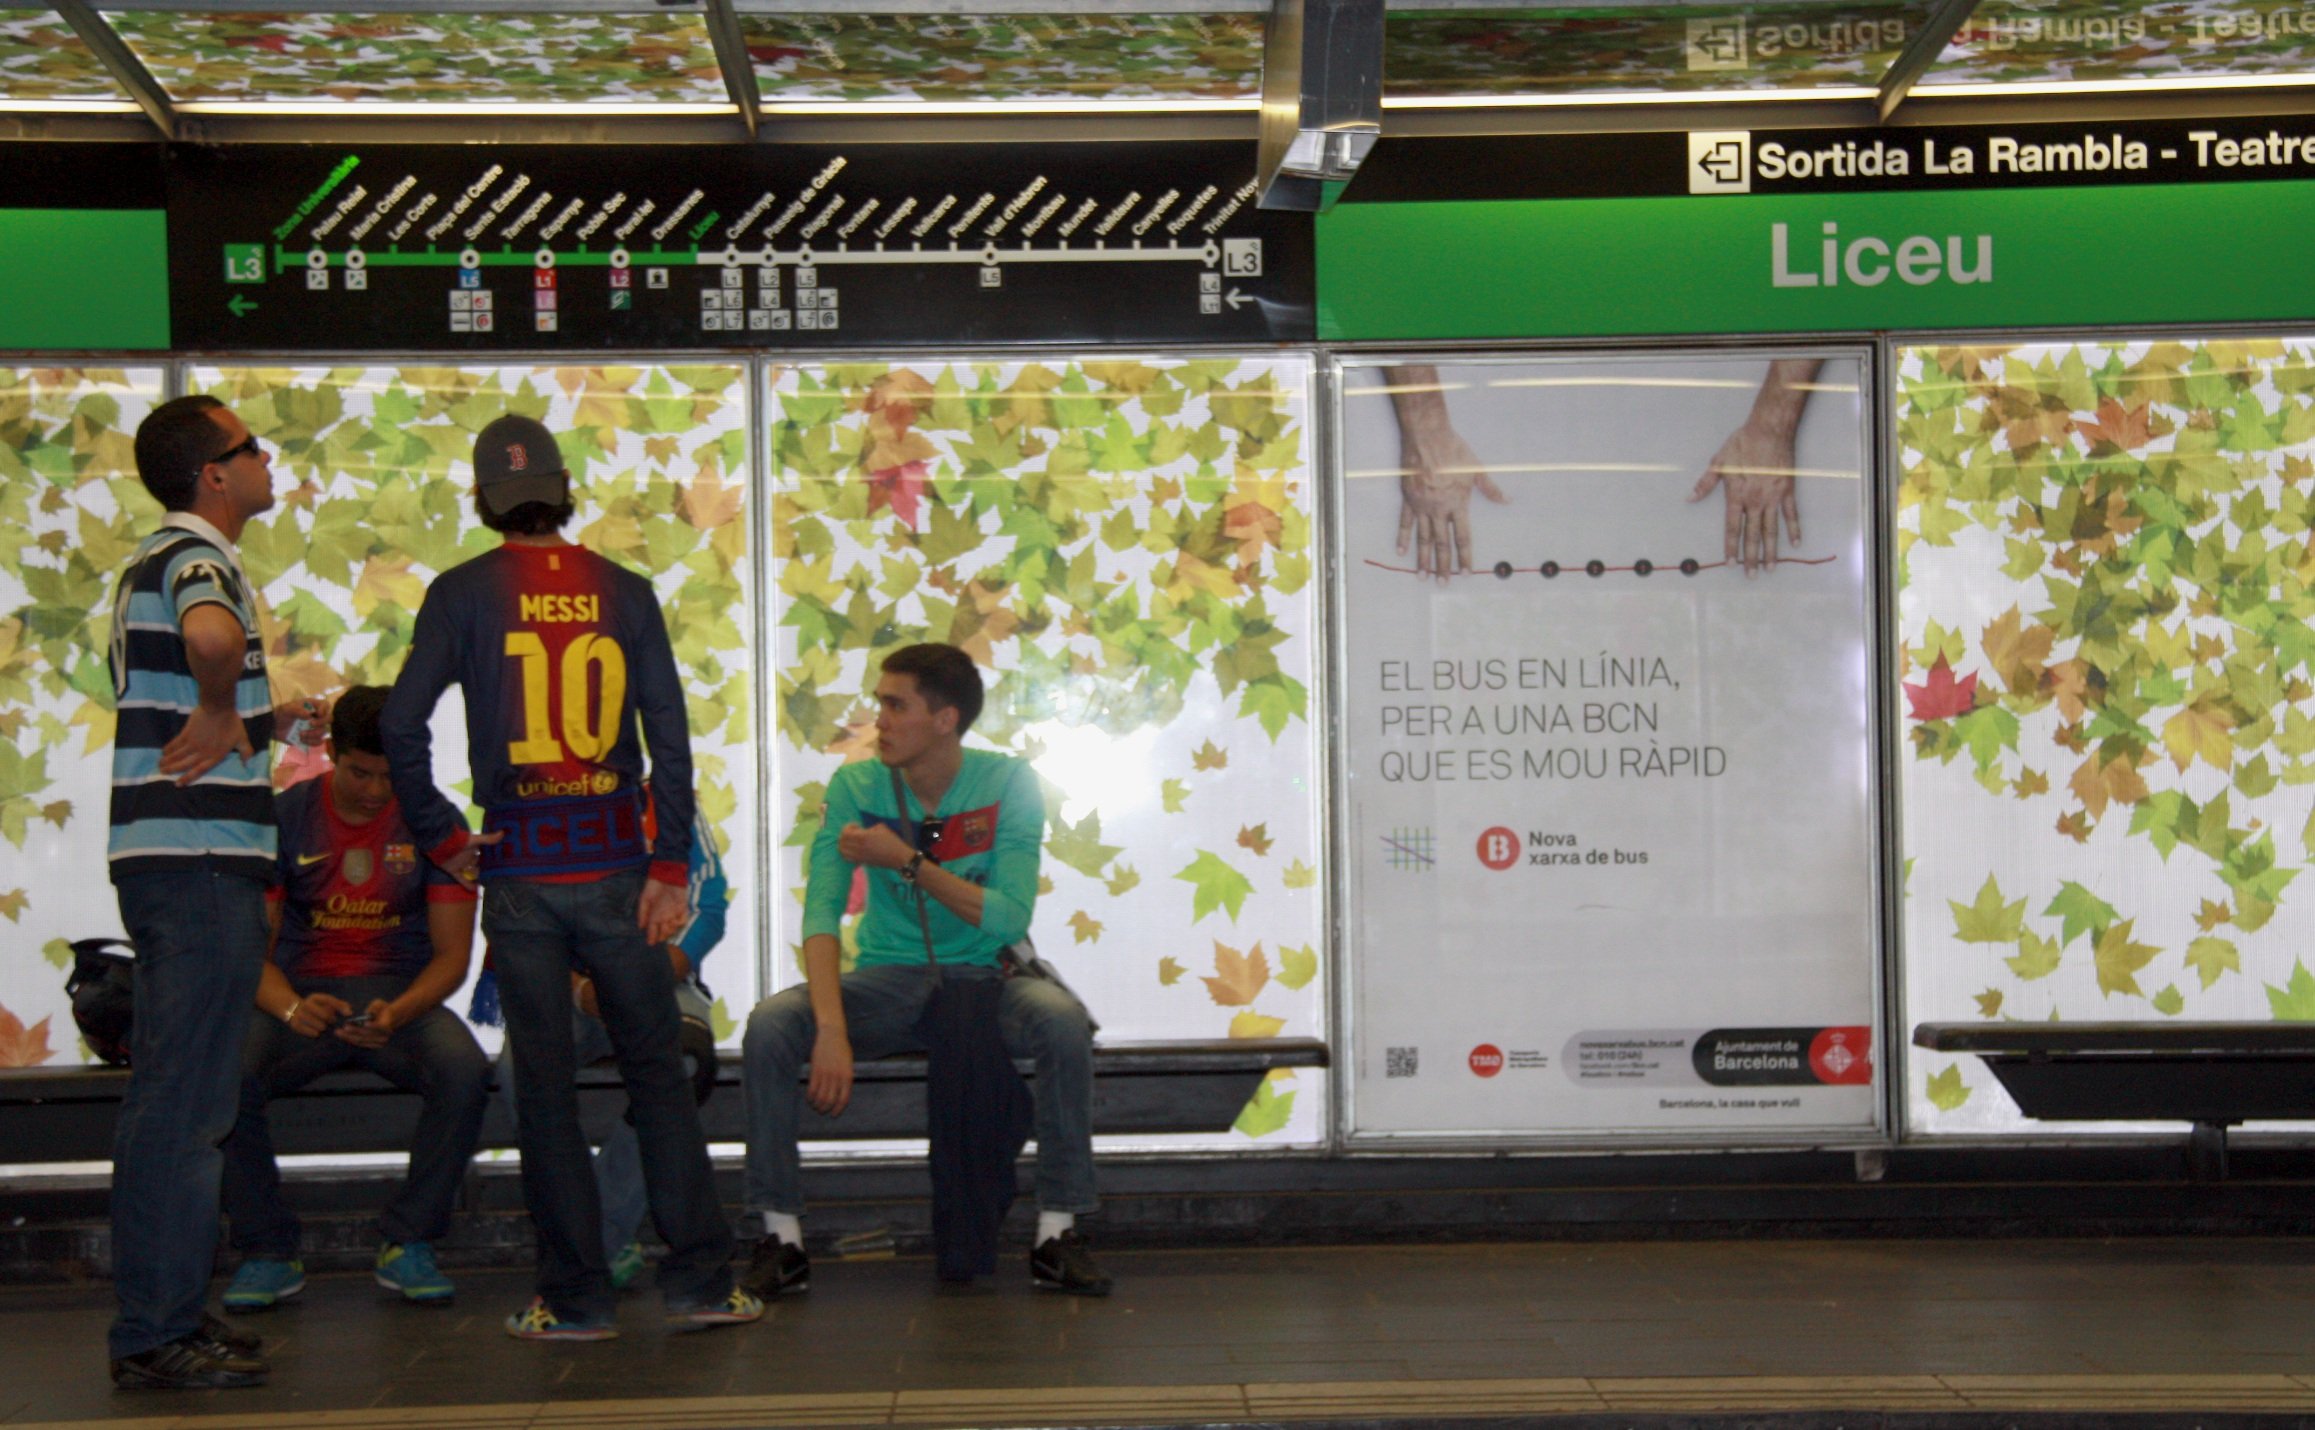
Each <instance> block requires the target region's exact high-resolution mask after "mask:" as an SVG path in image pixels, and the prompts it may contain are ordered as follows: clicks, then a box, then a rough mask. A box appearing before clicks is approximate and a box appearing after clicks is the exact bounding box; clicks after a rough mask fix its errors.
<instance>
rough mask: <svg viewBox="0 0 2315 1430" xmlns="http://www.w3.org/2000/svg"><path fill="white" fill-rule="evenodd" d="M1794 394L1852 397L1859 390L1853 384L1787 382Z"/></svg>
mask: <svg viewBox="0 0 2315 1430" xmlns="http://www.w3.org/2000/svg"><path fill="white" fill-rule="evenodd" d="M1785 386H1786V387H1788V388H1790V389H1792V390H1793V391H1794V392H1846V393H1849V394H1850V395H1852V396H1854V395H1855V394H1856V393H1857V391H1858V390H1859V389H1858V387H1857V384H1855V383H1853V382H1788V383H1786V384H1785Z"/></svg>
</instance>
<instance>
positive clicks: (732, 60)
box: [707, 0, 764, 139]
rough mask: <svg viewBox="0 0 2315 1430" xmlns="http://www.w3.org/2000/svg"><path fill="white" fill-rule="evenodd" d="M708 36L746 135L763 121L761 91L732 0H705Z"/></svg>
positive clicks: (753, 135)
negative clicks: (757, 85) (713, 45)
mask: <svg viewBox="0 0 2315 1430" xmlns="http://www.w3.org/2000/svg"><path fill="white" fill-rule="evenodd" d="M707 37H708V38H709V39H710V40H712V41H714V43H715V63H716V67H717V68H718V69H720V70H722V71H723V87H724V89H725V90H726V91H727V92H728V93H729V94H730V95H731V102H732V103H733V104H736V105H738V106H739V111H740V122H741V123H743V124H745V125H747V127H748V137H749V138H751V139H753V138H755V137H756V134H757V131H758V130H759V129H761V127H762V125H763V109H764V106H763V92H762V91H761V90H760V89H758V88H757V87H756V62H755V61H754V60H753V59H751V58H749V56H748V40H747V34H746V32H745V31H743V30H742V29H741V28H740V17H739V15H738V14H737V13H736V12H734V11H733V9H732V7H731V0H707Z"/></svg>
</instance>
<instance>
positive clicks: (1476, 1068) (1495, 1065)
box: [1471, 1043, 1503, 1077]
mask: <svg viewBox="0 0 2315 1430" xmlns="http://www.w3.org/2000/svg"><path fill="white" fill-rule="evenodd" d="M1471 1071H1472V1073H1473V1074H1474V1075H1475V1076H1478V1077H1493V1076H1495V1075H1496V1074H1497V1073H1499V1072H1501V1071H1503V1049H1501V1048H1499V1047H1497V1046H1495V1045H1494V1044H1493V1043H1481V1044H1480V1045H1479V1046H1478V1047H1476V1048H1473V1049H1472V1050H1471Z"/></svg>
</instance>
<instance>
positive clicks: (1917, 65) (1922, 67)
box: [1875, 0, 1978, 124]
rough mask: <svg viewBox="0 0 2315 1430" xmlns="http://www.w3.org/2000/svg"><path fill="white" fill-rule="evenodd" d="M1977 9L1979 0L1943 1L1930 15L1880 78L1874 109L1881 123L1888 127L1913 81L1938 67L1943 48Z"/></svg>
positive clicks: (1910, 88) (1943, 51)
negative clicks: (1918, 32)
mask: <svg viewBox="0 0 2315 1430" xmlns="http://www.w3.org/2000/svg"><path fill="white" fill-rule="evenodd" d="M1977 6H1978V0H1942V3H1940V4H1939V5H1938V7H1937V8H1936V9H1935V10H1932V11H1931V12H1930V13H1929V19H1928V21H1927V22H1926V23H1924V24H1923V25H1922V27H1921V33H1920V34H1918V35H1915V36H1914V37H1913V43H1911V44H1909V45H1907V46H1906V47H1905V49H1904V52H1903V53H1901V54H1899V55H1898V56H1897V58H1896V60H1895V61H1894V62H1893V63H1891V64H1890V66H1889V69H1888V72H1887V73H1886V74H1883V75H1882V76H1881V98H1880V101H1879V103H1878V104H1877V105H1876V106H1875V107H1876V108H1877V109H1878V110H1879V111H1880V118H1881V122H1882V123H1884V124H1886V123H1888V122H1889V116H1891V115H1893V114H1895V113H1896V112H1897V106H1898V105H1900V104H1903V103H1904V102H1905V96H1906V94H1907V93H1909V92H1910V91H1911V90H1912V88H1913V84H1914V81H1916V80H1918V79H1920V78H1921V77H1922V76H1923V75H1925V74H1927V73H1929V67H1930V66H1931V65H1933V64H1935V63H1937V57H1938V56H1939V55H1941V54H1944V53H1945V47H1946V45H1947V44H1948V43H1949V42H1950V41H1951V40H1952V39H1953V37H1954V36H1955V35H1956V34H1958V33H1960V31H1961V27H1962V26H1964V25H1966V24H1968V23H1969V17H1970V16H1971V15H1972V14H1975V13H1976V11H1977Z"/></svg>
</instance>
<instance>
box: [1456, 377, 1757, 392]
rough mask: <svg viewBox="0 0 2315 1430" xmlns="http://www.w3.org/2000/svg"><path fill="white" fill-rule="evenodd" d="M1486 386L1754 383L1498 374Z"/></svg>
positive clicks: (1745, 386)
mask: <svg viewBox="0 0 2315 1430" xmlns="http://www.w3.org/2000/svg"><path fill="white" fill-rule="evenodd" d="M1487 385H1488V386H1489V387H1725V388H1734V389H1737V390H1740V391H1743V392H1751V391H1753V390H1755V389H1757V388H1758V387H1759V386H1760V384H1759V383H1758V382H1747V381H1745V380H1744V379H1742V378H1735V377H1499V378H1496V379H1494V380H1493V381H1491V382H1489V383H1488V384H1487Z"/></svg>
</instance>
